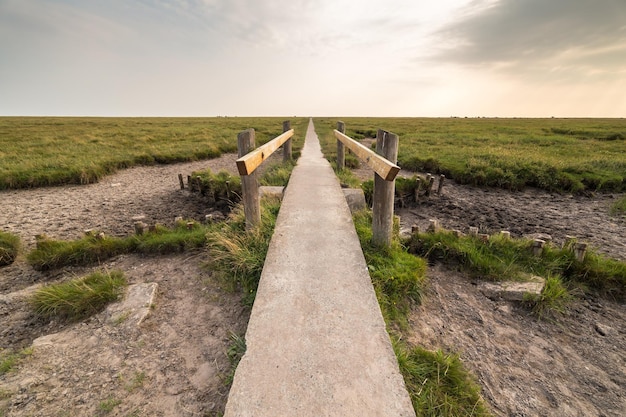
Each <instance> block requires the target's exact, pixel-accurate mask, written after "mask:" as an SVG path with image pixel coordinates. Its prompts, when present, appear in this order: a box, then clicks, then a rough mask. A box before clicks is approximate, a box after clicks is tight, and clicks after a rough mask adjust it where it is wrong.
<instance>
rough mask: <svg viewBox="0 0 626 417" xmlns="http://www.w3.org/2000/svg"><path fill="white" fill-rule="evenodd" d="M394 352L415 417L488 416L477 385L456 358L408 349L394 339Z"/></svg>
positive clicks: (441, 353) (437, 351) (420, 349)
mask: <svg viewBox="0 0 626 417" xmlns="http://www.w3.org/2000/svg"><path fill="white" fill-rule="evenodd" d="M394 351H395V352H396V356H397V358H398V364H399V366H400V372H401V373H402V375H403V376H404V382H405V384H406V387H407V390H408V391H409V395H410V396H411V401H412V403H413V408H414V409H415V411H416V413H417V415H419V416H427V417H430V416H432V417H437V416H458V417H461V416H477V417H481V416H491V413H490V412H489V410H488V409H487V407H486V405H485V402H484V400H483V398H482V397H481V395H480V386H479V385H478V383H477V381H476V379H475V378H474V377H473V375H472V374H471V373H469V372H468V371H467V370H465V368H464V367H463V364H462V363H461V360H460V359H459V356H458V355H456V354H446V353H444V352H443V351H441V350H436V351H429V350H426V349H423V348H421V347H419V346H417V347H408V346H407V345H406V344H405V343H403V342H401V341H397V340H396V341H395V342H394Z"/></svg>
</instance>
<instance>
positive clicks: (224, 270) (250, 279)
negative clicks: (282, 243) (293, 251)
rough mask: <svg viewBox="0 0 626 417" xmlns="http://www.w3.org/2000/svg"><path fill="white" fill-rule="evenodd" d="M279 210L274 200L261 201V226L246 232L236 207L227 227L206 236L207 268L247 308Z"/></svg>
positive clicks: (254, 290)
mask: <svg viewBox="0 0 626 417" xmlns="http://www.w3.org/2000/svg"><path fill="white" fill-rule="evenodd" d="M279 208H280V201H279V200H278V199H274V198H267V197H266V198H263V199H262V202H261V224H260V225H259V226H258V227H257V228H255V229H252V230H249V231H246V227H245V215H244V212H243V206H241V205H239V206H238V207H236V208H235V210H234V211H233V212H232V213H231V218H230V220H229V221H228V222H227V223H225V224H223V225H222V227H216V228H213V229H211V230H209V231H208V232H207V234H206V238H207V246H208V249H209V254H210V256H209V261H208V262H207V267H209V268H210V269H211V270H212V271H213V273H214V274H215V277H216V278H217V279H218V280H219V281H220V282H222V283H223V284H225V286H226V288H227V289H229V290H231V291H241V292H242V293H243V294H244V299H243V300H244V304H246V305H248V306H252V303H253V302H254V298H255V296H256V289H257V286H258V285H259V279H260V278H261V272H262V271H263V264H264V263H265V256H266V254H267V250H268V248H269V243H270V240H271V237H272V233H273V231H274V226H275V224H276V217H277V216H278V210H279Z"/></svg>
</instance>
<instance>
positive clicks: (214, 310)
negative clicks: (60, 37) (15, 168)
mask: <svg viewBox="0 0 626 417" xmlns="http://www.w3.org/2000/svg"><path fill="white" fill-rule="evenodd" d="M234 160H235V156H234V155H226V156H224V157H222V158H219V159H216V160H212V161H203V162H195V163H191V164H181V165H172V166H156V167H140V168H133V169H129V170H125V171H121V172H119V173H117V174H115V175H112V176H110V177H107V178H105V179H104V180H103V181H101V182H100V183H98V184H93V185H89V186H68V187H55V188H45V189H35V190H20V191H8V192H0V228H1V229H2V230H8V231H11V232H14V233H16V234H18V235H19V236H20V237H21V238H22V241H23V242H24V244H25V246H26V248H25V250H24V251H23V252H26V251H27V250H30V249H31V248H32V247H33V246H34V242H35V235H37V234H41V233H45V234H47V235H48V236H50V237H52V238H57V239H74V238H78V237H80V236H81V235H82V234H83V232H84V230H85V229H99V230H102V231H104V232H105V233H107V234H109V235H116V236H122V235H127V234H129V233H132V224H133V221H132V217H134V216H138V215H144V216H145V217H146V221H147V222H160V223H164V224H171V223H173V221H174V218H175V217H176V216H184V217H185V218H195V219H198V220H201V219H203V218H204V215H205V214H207V204H206V202H205V201H203V199H202V197H200V196H197V195H192V194H190V193H189V192H188V191H187V190H180V187H179V184H178V178H177V175H178V174H179V173H181V174H183V175H185V176H186V175H187V174H189V173H191V172H192V171H193V170H197V169H202V168H206V167H207V166H210V167H211V168H212V169H213V170H219V169H221V168H227V169H229V170H231V171H232V172H234V169H235V164H234ZM406 174H407V175H410V173H406ZM611 201H612V196H594V197H571V196H563V195H555V194H549V193H544V192H541V191H536V190H528V191H525V192H522V193H509V192H506V191H502V190H487V189H476V188H471V187H464V186H458V185H455V184H454V183H453V182H449V183H447V184H446V186H445V187H444V191H443V194H442V195H441V196H438V195H435V196H432V197H431V198H429V199H424V200H422V201H420V202H418V204H416V205H413V206H411V207H406V208H402V209H400V210H398V214H400V216H401V219H402V220H401V222H402V225H403V227H404V228H410V227H411V225H413V224H417V225H419V226H420V227H423V228H425V227H426V226H427V225H428V222H429V219H438V220H439V221H440V223H441V224H442V226H444V227H446V228H450V229H461V230H463V231H466V230H467V228H468V227H469V226H477V227H480V228H481V229H482V230H483V231H484V232H496V231H500V230H509V231H511V233H512V235H514V236H515V235H529V234H536V233H541V234H549V235H551V236H552V238H553V239H554V240H555V241H557V242H558V241H560V240H562V239H563V238H564V236H565V235H574V236H577V237H578V238H580V239H581V240H585V241H588V242H589V243H591V244H592V245H593V246H595V247H596V248H597V249H598V250H600V251H602V252H604V253H606V254H609V255H611V256H613V257H617V258H621V259H624V257H625V254H626V250H625V248H626V221H625V220H624V219H623V218H621V219H620V218H611V217H610V216H609V215H608V205H609V204H610V202H611ZM205 259H206V254H205V253H203V252H202V251H198V252H195V253H186V254H181V255H170V256H159V257H141V256H135V255H124V256H120V257H117V258H115V259H113V260H110V261H109V262H106V263H105V264H103V265H100V266H99V267H98V268H105V269H109V270H111V269H121V270H123V271H124V272H125V273H126V275H127V276H128V277H129V281H130V283H131V284H135V283H142V282H156V283H157V284H158V286H159V287H158V288H159V289H158V295H157V298H156V301H155V303H154V306H153V307H154V308H152V309H151V311H150V314H149V316H148V318H147V319H146V320H145V321H144V322H143V323H142V324H141V325H140V326H125V325H123V323H122V324H116V323H111V321H110V320H108V318H107V315H106V312H103V313H101V314H99V315H96V316H94V317H92V318H90V319H88V320H86V321H85V322H82V323H79V324H74V325H66V324H63V323H56V322H53V323H43V322H41V321H39V320H37V319H36V318H35V317H34V316H33V315H32V313H31V312H30V310H29V308H28V305H27V303H26V301H25V295H27V294H29V293H31V292H32V291H33V290H34V289H35V288H36V287H37V286H39V285H42V284H43V283H47V282H52V281H55V280H60V279H67V278H69V277H73V276H82V275H84V274H86V273H88V272H90V271H91V270H93V269H94V268H66V269H63V270H61V271H54V272H48V273H40V272H36V271H34V270H32V269H31V268H30V267H28V265H27V264H26V261H25V259H24V256H23V255H22V256H21V257H20V258H19V259H18V260H17V261H16V262H15V263H14V264H13V265H11V266H8V267H4V268H0V322H1V323H2V325H1V326H0V349H14V350H19V349H22V348H25V347H29V346H31V345H33V342H34V348H33V349H32V353H30V354H28V355H26V356H25V357H24V359H23V360H22V361H21V362H20V364H19V365H18V366H17V368H16V370H15V371H12V372H9V373H7V374H4V375H2V376H0V416H3V413H4V415H5V416H20V417H22V416H55V417H56V416H98V415H111V416H211V415H219V413H220V412H221V410H223V407H224V405H225V401H226V396H227V392H226V388H225V385H224V378H225V375H226V373H227V372H228V368H229V362H228V359H227V356H226V351H227V349H228V347H229V345H230V339H229V334H230V332H234V333H236V334H243V333H244V331H245V326H246V323H247V318H248V312H247V311H246V309H244V308H243V307H242V306H241V304H240V302H239V297H238V296H237V295H233V294H228V293H226V292H224V291H222V290H221V289H220V288H219V286H218V285H217V284H216V283H215V282H213V281H212V280H211V278H210V272H209V271H207V270H205V269H203V268H201V266H200V264H201V263H202V261H203V260H205ZM429 277H430V282H431V284H430V287H429V289H428V296H427V297H426V300H425V302H424V304H423V305H422V306H420V307H419V308H416V309H415V311H414V312H413V314H412V316H411V323H412V330H413V333H412V335H411V339H412V341H414V342H415V343H419V344H421V345H424V346H426V347H428V348H444V349H446V350H451V351H455V352H459V353H460V355H461V358H462V360H463V361H464V363H465V364H466V365H467V366H468V367H469V368H470V369H471V370H472V371H473V372H474V373H475V374H476V376H477V377H478V380H479V382H480V384H481V386H482V387H483V395H484V397H485V398H486V400H487V401H488V403H489V404H490V405H491V408H492V409H493V411H494V413H495V414H496V415H498V416H537V415H542V416H607V417H608V416H622V415H626V390H625V387H626V320H625V319H626V309H625V306H624V305H623V304H618V303H614V302H611V301H609V300H604V299H596V298H593V297H590V298H584V299H581V300H579V301H577V302H575V303H574V305H573V306H572V308H571V309H570V311H569V312H568V313H567V314H566V315H564V316H562V317H559V318H557V319H556V320H554V321H538V320H537V319H536V318H534V317H533V316H531V315H529V312H528V311H527V310H526V309H525V308H523V307H522V306H519V305H516V304H513V303H509V302H504V301H500V300H491V299H489V298H487V297H486V296H484V295H483V294H482V293H481V292H480V289H479V286H478V285H476V284H477V283H476V282H472V281H471V280H469V279H468V278H466V277H464V276H462V275H459V274H458V273H457V272H455V271H449V270H446V269H445V268H443V267H440V266H433V267H431V268H430V270H429ZM41 337H43V338H41ZM37 338H40V339H37ZM109 408H110V409H111V411H107V410H108V409H109Z"/></svg>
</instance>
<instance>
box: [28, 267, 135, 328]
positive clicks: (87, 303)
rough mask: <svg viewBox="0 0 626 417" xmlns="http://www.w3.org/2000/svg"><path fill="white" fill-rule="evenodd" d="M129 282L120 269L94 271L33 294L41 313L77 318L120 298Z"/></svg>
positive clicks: (93, 312)
mask: <svg viewBox="0 0 626 417" xmlns="http://www.w3.org/2000/svg"><path fill="white" fill-rule="evenodd" d="M126 285H127V281H126V277H125V276H124V274H123V273H122V272H120V271H112V272H94V273H92V274H90V275H87V276H86V277H82V278H76V279H72V280H71V281H67V282H62V283H58V284H51V285H46V286H44V287H42V288H40V289H38V290H37V291H35V293H34V294H33V295H32V296H31V298H30V303H31V305H32V307H33V309H34V310H35V313H36V314H37V315H38V316H41V317H44V318H47V319H51V318H62V319H66V320H70V321H77V320H80V319H83V318H85V317H89V316H90V315H92V314H95V313H98V312H100V311H102V310H103V309H104V307H106V305H107V304H108V303H110V302H112V301H115V300H117V299H118V298H119V297H120V296H121V295H122V293H123V291H124V288H125V287H126Z"/></svg>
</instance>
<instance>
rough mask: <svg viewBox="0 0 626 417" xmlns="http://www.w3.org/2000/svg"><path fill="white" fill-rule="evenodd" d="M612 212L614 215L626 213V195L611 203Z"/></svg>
mask: <svg viewBox="0 0 626 417" xmlns="http://www.w3.org/2000/svg"><path fill="white" fill-rule="evenodd" d="M610 212H611V214H612V215H613V216H618V215H622V216H623V215H626V195H625V196H623V197H622V198H620V199H619V200H617V201H616V202H615V203H613V204H611V209H610Z"/></svg>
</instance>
